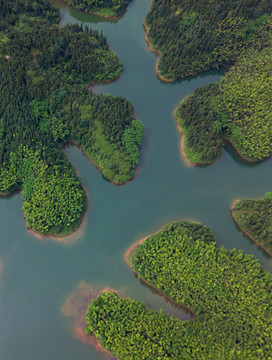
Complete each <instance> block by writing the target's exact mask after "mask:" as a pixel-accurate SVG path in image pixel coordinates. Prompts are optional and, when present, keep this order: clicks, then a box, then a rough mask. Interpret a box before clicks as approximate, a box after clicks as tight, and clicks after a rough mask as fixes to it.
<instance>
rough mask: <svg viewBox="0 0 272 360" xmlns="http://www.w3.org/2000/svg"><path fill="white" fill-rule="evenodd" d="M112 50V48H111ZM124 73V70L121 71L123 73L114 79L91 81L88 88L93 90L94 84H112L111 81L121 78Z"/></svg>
mask: <svg viewBox="0 0 272 360" xmlns="http://www.w3.org/2000/svg"><path fill="white" fill-rule="evenodd" d="M110 51H112V50H110ZM122 75H123V71H121V73H120V74H119V75H118V76H116V77H115V78H113V79H107V80H101V81H99V80H93V81H90V82H89V83H88V84H87V89H88V90H90V89H92V90H93V87H94V86H99V85H106V84H110V83H112V82H114V81H117V80H119V79H120V78H121V76H122Z"/></svg>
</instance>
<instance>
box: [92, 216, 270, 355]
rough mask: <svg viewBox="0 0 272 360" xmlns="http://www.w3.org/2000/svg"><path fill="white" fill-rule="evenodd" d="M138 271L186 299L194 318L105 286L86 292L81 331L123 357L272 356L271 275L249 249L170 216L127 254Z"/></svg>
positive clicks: (182, 301) (180, 299)
mask: <svg viewBox="0 0 272 360" xmlns="http://www.w3.org/2000/svg"><path fill="white" fill-rule="evenodd" d="M129 264H130V266H131V267H132V269H133V270H134V271H135V272H136V273H137V274H138V276H139V277H141V278H143V279H144V280H145V281H147V282H149V283H151V284H152V286H154V287H156V288H157V289H158V290H160V291H162V292H163V293H165V294H166V295H167V296H168V297H170V298H172V299H173V300H174V301H175V302H178V303H180V304H183V305H186V306H187V307H188V308H190V309H191V310H193V311H194V312H195V314H196V319H195V320H194V321H193V322H188V321H180V320H178V319H174V318H173V317H171V316H167V315H164V314H163V313H162V312H157V311H154V310H151V309H149V308H147V307H146V306H144V304H142V303H140V302H137V301H133V300H130V299H123V298H119V297H118V296H117V295H115V294H114V293H112V292H106V293H103V294H101V295H99V296H98V297H97V298H96V299H94V300H92V302H91V305H90V306H89V310H88V313H87V315H86V333H87V334H90V335H93V336H95V337H96V339H98V340H99V342H100V343H101V345H102V346H103V347H104V348H105V349H106V350H108V351H109V352H110V353H111V354H113V355H114V356H116V357H118V358H119V359H122V360H130V359H149V360H151V359H154V360H155V359H156V360H157V359H173V360H177V359H188V360H191V359H204V358H205V359H238V360H239V359H241V360H244V359H248V360H255V359H268V360H269V359H272V357H271V354H272V340H271V339H272V292H271V289H272V278H271V275H270V274H269V272H267V271H264V270H263V268H262V267H261V265H260V264H259V262H258V261H257V260H256V258H255V257H254V256H253V255H247V254H244V253H243V252H242V251H237V250H235V249H234V250H227V249H225V248H224V247H221V248H218V247H217V246H216V242H215V238H214V236H213V234H212V232H211V230H210V229H209V228H207V227H205V226H203V225H201V224H198V223H192V222H175V223H170V224H169V225H167V226H165V227H164V228H163V229H162V230H161V231H159V232H158V233H157V234H155V235H152V236H150V237H148V238H147V240H145V241H144V242H142V243H141V244H139V245H138V246H137V247H136V249H134V250H133V251H132V252H131V253H130V255H129Z"/></svg>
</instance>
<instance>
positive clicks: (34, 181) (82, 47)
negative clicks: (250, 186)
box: [0, 0, 143, 236]
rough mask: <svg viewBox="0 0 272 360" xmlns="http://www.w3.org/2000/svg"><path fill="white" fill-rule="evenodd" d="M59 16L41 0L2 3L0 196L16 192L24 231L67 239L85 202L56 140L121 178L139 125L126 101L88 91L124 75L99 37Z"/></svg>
mask: <svg viewBox="0 0 272 360" xmlns="http://www.w3.org/2000/svg"><path fill="white" fill-rule="evenodd" d="M58 21H59V15H58V12H57V10H56V9H55V7H54V6H53V5H51V3H50V2H49V1H47V0H44V1H43V0H37V1H35V2H33V1H30V0H24V1H23V0H4V1H2V2H1V4H0V77H1V81H0V87H1V101H0V192H1V195H2V196H6V195H8V194H11V193H12V192H14V191H15V190H17V189H22V196H23V199H24V204H23V210H24V213H25V217H26V223H27V227H28V228H31V229H33V230H34V231H35V232H36V233H38V234H41V235H58V236H64V235H66V234H68V233H71V232H72V231H74V230H75V229H76V228H77V227H78V226H79V225H80V222H81V220H82V217H83V214H84V212H85V209H86V205H87V198H86V193H85V190H84V189H83V187H82V185H81V183H80V179H79V178H78V176H77V175H76V172H75V170H74V168H73V167H72V166H71V164H70V163H69V161H68V159H67V157H66V155H65V154H64V152H63V145H64V144H65V143H74V144H76V145H77V146H79V147H81V148H82V149H83V151H84V153H85V154H86V155H87V156H88V158H89V159H90V160H91V161H92V162H93V163H94V165H95V166H97V167H98V168H99V169H100V170H101V172H102V174H103V176H104V177H105V178H106V179H108V180H110V181H112V182H114V183H116V184H122V183H125V182H126V181H128V180H130V179H131V178H133V176H134V174H135V167H136V165H137V163H138V161H139V146H140V143H141V141H142V136H143V125H142V123H141V122H140V121H138V120H136V119H135V117H134V115H133V107H132V105H131V104H130V103H129V102H128V101H127V100H125V99H123V98H121V97H115V96H102V95H96V94H93V93H92V91H89V90H87V88H86V86H87V84H88V83H99V82H103V81H112V80H115V79H117V78H118V77H119V76H120V75H121V71H122V65H121V63H120V61H119V60H118V57H117V56H116V54H115V53H113V52H112V51H110V50H109V48H108V45H107V43H106V39H105V38H104V36H103V35H101V34H99V33H98V32H97V31H93V30H91V29H88V28H85V29H83V28H82V27H80V26H78V25H69V26H65V27H63V28H60V27H59V26H58V25H57V22H58Z"/></svg>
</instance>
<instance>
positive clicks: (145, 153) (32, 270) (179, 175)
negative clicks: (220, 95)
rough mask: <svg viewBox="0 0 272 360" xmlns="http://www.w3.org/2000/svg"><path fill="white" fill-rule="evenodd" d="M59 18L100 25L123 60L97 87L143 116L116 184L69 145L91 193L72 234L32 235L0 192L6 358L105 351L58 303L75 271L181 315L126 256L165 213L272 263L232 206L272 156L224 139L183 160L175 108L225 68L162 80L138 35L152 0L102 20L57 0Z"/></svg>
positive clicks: (262, 180) (254, 191)
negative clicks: (205, 158)
mask: <svg viewBox="0 0 272 360" xmlns="http://www.w3.org/2000/svg"><path fill="white" fill-rule="evenodd" d="M56 3H57V5H58V7H59V8H60V9H61V10H60V11H61V25H65V24H68V23H76V22H77V23H83V24H84V25H91V26H92V28H94V29H97V30H99V31H100V30H101V31H102V32H103V34H104V35H105V36H106V37H107V40H108V43H109V45H110V47H111V49H112V50H114V51H115V52H116V53H117V54H118V56H119V58H120V60H121V61H122V63H123V64H124V71H123V75H122V77H121V78H120V79H119V80H118V81H116V82H114V83H111V84H108V85H103V86H102V85H101V86H96V87H95V88H94V91H95V92H96V93H103V94H113V95H121V96H123V97H126V98H127V99H128V100H129V101H130V102H131V103H132V104H133V106H134V108H135V115H136V117H137V118H138V119H140V120H141V121H142V122H143V123H144V126H145V136H144V142H143V146H142V149H141V162H140V164H139V166H138V170H137V175H136V177H135V178H134V179H133V181H131V182H129V183H127V184H126V185H124V186H115V185H114V184H112V183H109V182H107V181H106V180H104V179H103V177H102V175H101V173H100V172H99V171H98V170H97V169H96V168H95V167H94V166H93V165H91V163H90V162H89V161H88V160H87V159H86V158H85V157H84V155H83V154H82V153H81V151H80V150H79V149H77V148H75V147H70V148H67V149H66V150H65V151H66V154H67V156H68V157H69V159H70V161H71V162H72V164H73V165H74V166H75V168H76V169H77V171H78V173H79V175H80V177H81V179H82V183H83V184H84V186H85V187H86V189H87V191H88V193H89V207H88V212H87V216H86V220H85V222H84V224H83V226H82V228H81V229H80V231H79V232H78V233H77V234H76V235H77V239H76V240H75V241H73V242H69V243H67V244H66V243H61V242H56V241H54V240H52V239H46V240H39V239H37V238H35V237H34V236H33V235H32V234H31V233H30V232H29V231H27V230H26V228H25V221H24V216H23V212H22V210H21V208H22V198H21V195H20V194H17V195H14V196H13V197H11V198H9V199H1V200H0V214H1V216H0V226H1V234H2V235H1V239H0V260H1V261H2V271H1V275H0V358H1V359H3V360H17V359H20V360H30V359H31V360H32V359H35V360H60V359H67V360H75V359H76V360H87V359H91V360H102V359H105V355H104V354H103V353H101V352H99V351H97V350H96V349H95V347H93V346H91V345H88V344H83V343H82V342H80V341H79V340H77V339H75V338H74V337H73V336H72V330H73V329H72V325H73V324H72V321H71V319H70V318H67V317H65V316H64V315H63V314H62V313H61V307H62V305H63V303H64V302H65V300H66V298H67V297H68V296H69V295H70V294H71V293H72V292H73V291H74V290H75V288H76V287H77V285H78V284H79V283H80V282H81V281H85V282H87V283H90V284H92V285H93V286H94V287H96V288H101V289H102V288H104V287H109V288H113V289H116V290H119V291H120V292H121V294H122V295H124V296H128V297H131V298H133V299H135V300H140V301H143V302H144V303H145V304H146V305H148V306H151V307H152V308H154V309H160V308H162V309H163V311H164V312H165V313H169V314H173V315H175V316H178V317H180V318H182V319H188V318H190V316H189V314H188V313H186V312H185V311H182V310H178V309H176V308H174V307H173V306H172V305H171V304H169V303H167V302H166V301H165V300H164V299H163V298H162V297H160V296H158V295H156V294H154V293H152V291H151V290H150V289H149V288H147V287H145V286H144V285H143V284H142V283H141V282H140V281H139V279H137V278H136V277H135V276H134V274H133V273H132V272H131V271H130V270H129V268H128V267H127V265H126V264H125V261H124V254H125V252H126V250H127V249H128V247H129V246H130V245H131V244H132V243H133V242H135V241H137V240H139V239H141V238H142V237H144V236H146V235H148V234H151V233H154V232H155V231H157V230H159V229H160V228H161V227H162V226H163V225H165V224H167V223H168V222H170V221H172V220H182V219H193V220H197V221H199V222H202V223H204V224H205V225H207V226H209V227H211V228H212V229H213V231H214V234H215V235H216V237H217V240H218V245H219V246H221V245H224V246H225V247H227V248H229V249H232V248H237V249H242V250H244V251H245V252H246V253H249V254H254V255H255V256H256V257H257V258H258V259H259V260H260V262H261V263H262V265H263V266H264V268H265V269H267V270H269V271H272V259H271V258H269V256H268V255H266V254H265V252H264V251H262V250H261V249H260V248H259V247H258V246H257V245H256V244H254V243H253V242H252V241H250V240H248V239H247V238H246V237H244V236H243V235H242V234H241V233H240V232H239V231H238V230H237V229H236V226H235V224H234V223H233V221H232V218H231V216H230V212H229V207H230V205H231V202H232V201H233V200H234V199H236V198H244V197H247V198H258V197H262V196H263V195H264V193H265V192H267V191H271V190H272V189H271V185H272V181H271V179H272V159H269V160H267V161H265V162H263V163H261V164H257V165H252V164H248V163H246V162H244V161H243V160H241V159H240V158H239V157H238V156H237V155H236V153H235V152H234V151H233V150H232V149H231V148H230V147H228V148H227V149H226V150H224V152H223V156H222V158H221V159H220V160H219V161H217V162H216V163H215V164H213V165H210V166H207V167H187V165H186V163H185V161H184V159H183V157H182V155H181V152H180V142H181V137H180V134H179V132H178V129H177V126H176V122H175V120H174V118H173V115H172V113H173V110H174V109H175V107H176V106H177V105H178V103H179V102H180V100H182V99H183V98H184V97H185V96H187V95H189V94H191V93H192V92H193V91H194V90H196V89H197V88H198V87H200V86H204V85H206V84H209V83H214V82H216V81H218V80H219V79H220V77H221V76H222V75H223V71H217V72H209V73H205V74H203V75H200V76H197V77H194V78H189V79H186V80H182V81H178V82H176V83H174V84H166V83H163V82H161V81H160V80H158V78H157V77H156V74H155V63H156V60H157V58H156V56H155V55H154V54H152V53H151V52H150V51H149V49H148V47H147V44H146V42H145V39H144V29H143V25H142V22H143V19H144V17H145V15H146V14H147V12H148V10H149V7H150V6H151V0H135V1H134V2H133V3H132V4H131V5H130V6H129V7H128V10H127V12H126V14H125V15H124V16H123V17H122V18H121V19H120V20H119V21H117V22H116V21H115V22H108V21H105V20H104V19H99V18H97V17H94V16H90V15H87V14H83V13H81V12H80V11H76V10H73V9H71V8H68V7H67V6H65V5H64V4H63V3H62V2H61V1H59V0H58V1H56Z"/></svg>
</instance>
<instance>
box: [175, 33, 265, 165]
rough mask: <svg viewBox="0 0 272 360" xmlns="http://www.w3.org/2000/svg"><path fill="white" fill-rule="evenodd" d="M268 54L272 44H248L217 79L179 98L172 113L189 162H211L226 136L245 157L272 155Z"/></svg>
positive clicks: (257, 158) (251, 158) (217, 155)
mask: <svg viewBox="0 0 272 360" xmlns="http://www.w3.org/2000/svg"><path fill="white" fill-rule="evenodd" d="M271 36H272V31H271ZM271 57H272V47H268V48H265V49H263V50H261V51H258V50H255V49H250V50H249V51H247V53H246V55H244V56H242V57H241V58H240V59H239V60H238V61H237V63H236V64H235V65H234V66H232V67H231V69H230V70H229V72H228V73H227V74H226V75H225V76H224V77H223V78H222V79H221V81H220V82H219V83H216V84H213V85H208V86H205V87H203V88H199V89H197V90H196V91H195V92H194V93H193V94H192V95H190V96H188V97H187V98H185V99H184V100H183V101H182V102H181V103H180V105H179V106H178V108H177V109H176V111H175V116H176V118H177V121H178V125H179V126H180V128H181V131H182V133H183V135H184V152H185V155H186V157H187V159H188V160H189V161H190V162H191V163H194V164H210V163H212V162H214V161H216V160H217V159H218V158H219V157H220V155H221V154H222V151H223V148H224V145H225V143H226V141H228V142H230V143H231V144H232V146H233V147H234V148H235V149H236V150H237V151H238V153H239V155H240V156H241V157H242V158H244V159H245V160H246V161H250V162H258V161H261V160H264V159H266V158H268V157H269V156H270V155H271V154H272V142H271V139H272V119H271V106H272V103H271V99H272V81H271V76H270V75H271V72H272V64H271Z"/></svg>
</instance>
